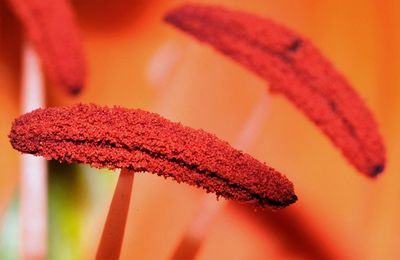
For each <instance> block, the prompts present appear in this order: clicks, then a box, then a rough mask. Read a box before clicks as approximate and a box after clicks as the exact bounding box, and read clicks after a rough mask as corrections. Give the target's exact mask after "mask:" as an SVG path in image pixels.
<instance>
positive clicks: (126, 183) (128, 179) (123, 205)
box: [96, 169, 135, 260]
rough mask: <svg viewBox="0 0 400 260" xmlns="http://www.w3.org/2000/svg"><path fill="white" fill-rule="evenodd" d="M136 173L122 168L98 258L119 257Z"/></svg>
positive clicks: (98, 250)
mask: <svg viewBox="0 0 400 260" xmlns="http://www.w3.org/2000/svg"><path fill="white" fill-rule="evenodd" d="M134 176H135V173H134V172H133V171H129V170H128V169H122V170H121V173H120V174H119V178H118V183H117V186H116V188H115V191H114V195H113V198H112V202H111V205H110V209H109V211H108V215H107V219H106V223H105V224H104V228H103V234H102V235H101V239H100V244H99V247H98V249H97V254H96V259H98V260H100V259H119V256H120V253H121V247H122V242H123V238H124V233H125V225H126V219H127V216H128V211H129V203H130V200H131V194H132V186H133V179H134Z"/></svg>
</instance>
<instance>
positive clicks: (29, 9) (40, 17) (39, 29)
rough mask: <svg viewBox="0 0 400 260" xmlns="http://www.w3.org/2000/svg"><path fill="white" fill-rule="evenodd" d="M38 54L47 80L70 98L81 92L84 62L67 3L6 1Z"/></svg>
mask: <svg viewBox="0 0 400 260" xmlns="http://www.w3.org/2000/svg"><path fill="white" fill-rule="evenodd" d="M6 2H8V3H9V5H10V7H11V9H12V10H13V11H14V13H15V14H16V15H17V16H18V18H19V20H20V21H21V23H22V25H23V27H24V30H25V32H26V35H27V37H28V39H29V41H31V42H32V44H33V45H34V47H35V49H36V50H37V52H38V53H39V56H40V58H41V61H42V63H43V65H44V67H45V69H46V72H47V75H48V76H49V78H50V79H51V80H52V81H53V82H54V83H56V84H57V85H59V86H60V87H62V88H63V89H64V90H66V91H67V92H68V93H70V94H77V93H79V91H80V90H81V89H82V87H83V85H84V81H85V77H86V61H85V58H84V54H83V48H82V44H81V40H80V36H79V32H78V28H77V26H76V24H75V21H74V18H73V13H72V10H71V7H70V5H69V3H68V1H66V0H50V1H49V0H6Z"/></svg>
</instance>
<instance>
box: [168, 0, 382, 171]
mask: <svg viewBox="0 0 400 260" xmlns="http://www.w3.org/2000/svg"><path fill="white" fill-rule="evenodd" d="M165 20H166V21H167V22H169V23H171V24H173V25H175V26H176V27H177V28H179V29H181V30H183V31H185V32H187V33H189V34H191V35H193V36H195V37H196V38H198V39H199V40H200V41H202V42H206V43H208V44H210V45H212V46H213V47H214V48H215V49H216V50H218V51H220V52H222V53H223V54H225V55H227V56H228V57H230V58H232V59H234V60H235V61H237V62H238V63H240V64H242V65H244V66H245V67H246V68H248V69H249V70H251V71H253V72H255V73H256V74H257V75H259V76H260V77H262V78H263V79H265V80H266V81H268V83H269V84H270V87H271V90H272V91H273V92H280V93H282V94H284V95H285V96H286V97H287V98H288V99H289V100H290V101H291V102H293V103H294V104H295V105H296V106H297V107H298V108H299V109H300V110H302V111H303V112H304V113H305V114H306V115H307V116H308V117H309V119H311V120H312V121H313V122H314V123H315V124H316V125H317V126H318V127H319V128H320V129H321V130H322V131H323V132H324V133H325V134H326V135H327V136H328V137H329V138H330V139H331V140H332V142H333V143H334V144H335V145H336V146H337V147H339V148H340V149H341V150H342V152H343V154H344V155H345V156H346V157H347V159H348V160H349V161H350V162H351V163H352V164H353V165H354V166H355V167H356V168H357V169H358V170H359V171H361V172H363V173H365V174H367V175H368V176H371V177H374V176H377V175H378V174H379V173H380V172H382V171H383V170H384V167H385V161H386V158H385V147H384V145H383V142H382V139H381V137H380V135H379V133H378V128H377V124H376V122H375V120H374V118H373V116H372V114H371V113H370V111H369V110H368V108H367V107H366V105H365V104H364V102H363V101H362V100H361V98H360V97H359V96H358V95H357V93H356V92H355V91H354V90H353V89H352V87H351V86H350V84H349V83H348V82H347V80H346V79H345V78H344V77H343V76H342V75H341V74H340V73H338V72H337V71H336V70H335V69H334V68H333V66H332V65H331V64H330V63H329V61H328V60H327V59H326V58H324V57H323V56H322V55H321V54H320V52H319V51H318V49H316V48H315V47H314V46H313V45H312V44H311V43H310V42H309V41H308V40H307V39H304V38H303V37H302V36H300V35H299V34H297V33H295V32H293V31H291V30H289V29H287V28H285V27H283V26H281V25H278V24H276V23H275V22H273V21H271V20H268V19H264V18H259V17H256V16H254V15H251V14H247V13H244V12H240V11H231V10H227V9H225V8H222V7H216V6H206V5H197V4H192V5H183V6H181V7H178V8H177V9H175V10H172V11H171V12H169V13H168V14H167V15H166V17H165Z"/></svg>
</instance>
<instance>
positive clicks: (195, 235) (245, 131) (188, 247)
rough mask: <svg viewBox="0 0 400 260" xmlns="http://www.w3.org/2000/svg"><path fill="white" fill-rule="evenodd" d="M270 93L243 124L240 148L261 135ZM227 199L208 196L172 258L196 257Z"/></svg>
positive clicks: (238, 145) (237, 144) (247, 145)
mask: <svg viewBox="0 0 400 260" xmlns="http://www.w3.org/2000/svg"><path fill="white" fill-rule="evenodd" d="M269 98H270V97H269V95H268V93H265V94H263V95H262V96H261V97H260V98H259V100H258V102H257V103H256V104H255V106H254V108H253V111H252V112H251V113H250V115H249V117H248V119H247V121H246V123H245V124H244V125H243V128H242V129H241V131H240V133H239V136H238V138H237V140H236V142H235V147H236V148H238V149H242V150H243V149H246V148H247V147H249V146H250V144H251V143H252V141H254V138H255V137H257V136H258V135H259V131H261V129H262V124H263V123H264V120H265V119H266V117H267V114H268V111H269V105H270V101H269ZM225 205H226V202H225V201H217V200H215V198H210V197H206V198H205V199H204V201H203V203H202V206H201V207H200V209H199V212H198V214H197V215H196V216H195V218H194V219H193V221H192V222H191V224H190V225H189V227H188V228H187V230H186V231H185V233H184V235H183V237H182V239H181V241H180V242H179V243H178V246H177V247H176V248H175V251H174V252H173V255H172V259H194V258H195V257H196V254H197V253H198V250H199V248H200V247H201V244H202V242H203V241H204V238H205V236H206V235H207V233H208V230H209V226H210V225H211V223H212V222H213V220H214V219H215V217H216V216H217V215H218V213H219V212H220V211H222V210H223V209H224V207H225Z"/></svg>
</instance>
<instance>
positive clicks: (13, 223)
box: [0, 161, 118, 260]
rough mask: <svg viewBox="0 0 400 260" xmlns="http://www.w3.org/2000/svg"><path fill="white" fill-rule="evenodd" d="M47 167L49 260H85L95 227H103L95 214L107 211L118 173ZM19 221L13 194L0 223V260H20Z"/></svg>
mask: <svg viewBox="0 0 400 260" xmlns="http://www.w3.org/2000/svg"><path fill="white" fill-rule="evenodd" d="M48 165H49V168H48V172H49V174H48V224H49V225H48V259H55V260H67V259H68V260H70V259H85V258H86V257H85V256H87V250H88V249H90V248H92V247H95V246H96V244H95V243H97V240H98V237H96V233H95V232H93V230H94V228H96V226H97V228H98V226H99V225H100V227H101V226H102V223H97V222H98V218H97V219H96V215H97V214H99V212H102V211H103V210H104V208H108V206H109V205H108V198H110V197H111V196H112V192H113V189H114V186H115V183H116V180H117V177H118V174H115V173H114V172H112V171H109V170H98V169H92V168H90V167H87V166H84V165H78V164H60V163H58V162H55V161H50V162H49V164H48ZM101 197H103V198H104V200H99V199H98V198H101ZM32 203H34V201H32ZM18 222H19V200H18V192H16V193H15V195H14V198H13V199H12V201H11V202H10V205H9V206H8V208H7V211H6V212H5V215H4V217H3V218H2V220H1V222H0V259H7V260H8V259H10V260H12V259H19V255H18V250H19V241H20V240H19V229H18Z"/></svg>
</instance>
